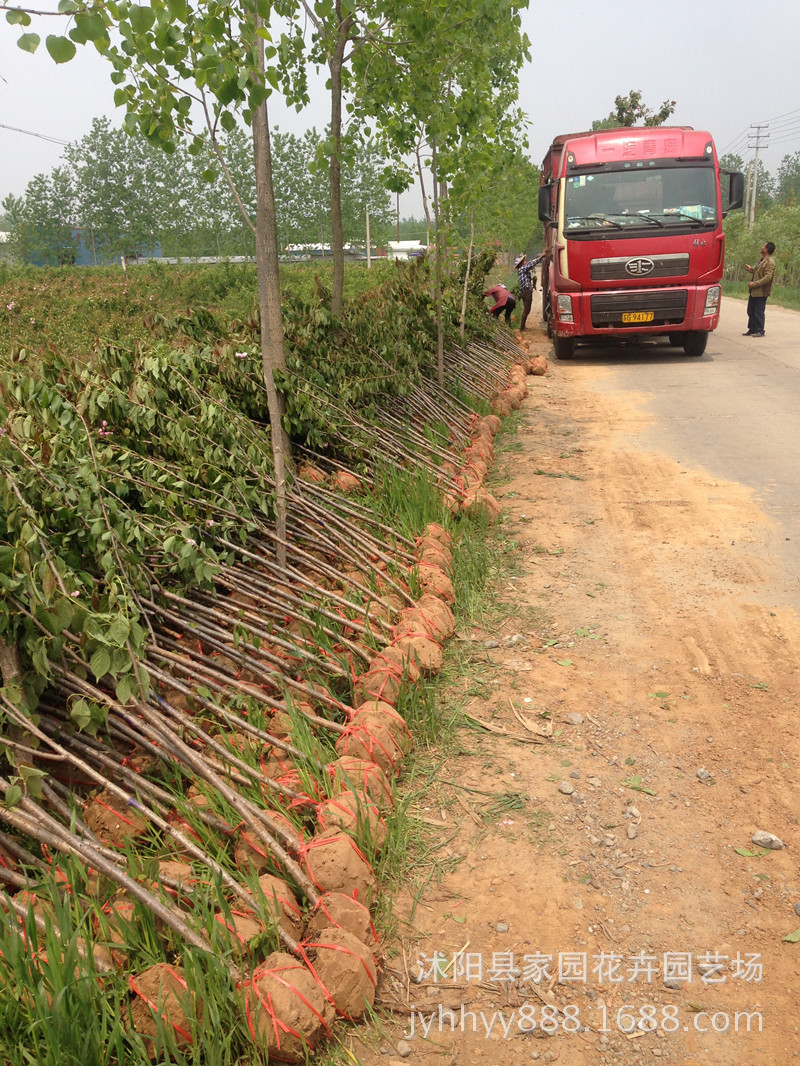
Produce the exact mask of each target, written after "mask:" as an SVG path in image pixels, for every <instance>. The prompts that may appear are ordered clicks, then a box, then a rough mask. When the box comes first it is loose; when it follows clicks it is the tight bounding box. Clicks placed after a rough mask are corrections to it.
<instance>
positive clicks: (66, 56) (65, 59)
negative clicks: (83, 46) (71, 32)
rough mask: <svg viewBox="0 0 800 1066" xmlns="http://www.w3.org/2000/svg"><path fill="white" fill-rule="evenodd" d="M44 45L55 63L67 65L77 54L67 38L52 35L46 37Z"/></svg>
mask: <svg viewBox="0 0 800 1066" xmlns="http://www.w3.org/2000/svg"><path fill="white" fill-rule="evenodd" d="M44 45H45V48H46V49H47V51H48V52H49V53H50V58H51V59H52V60H53V62H55V63H69V61H70V59H72V58H73V57H74V56H75V53H76V52H77V48H76V47H75V45H74V44H73V43H72V41H71V40H70V39H69V37H56V36H55V35H54V34H52V33H51V34H49V35H48V37H47V39H46V40H45V42H44Z"/></svg>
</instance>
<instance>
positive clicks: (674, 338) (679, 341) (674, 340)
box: [669, 333, 686, 348]
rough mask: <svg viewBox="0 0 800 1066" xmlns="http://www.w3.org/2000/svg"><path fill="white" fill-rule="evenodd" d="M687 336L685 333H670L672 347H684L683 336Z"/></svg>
mask: <svg viewBox="0 0 800 1066" xmlns="http://www.w3.org/2000/svg"><path fill="white" fill-rule="evenodd" d="M685 336H686V334H685V333H670V335H669V343H670V347H671V348H682V347H683V338H684V337H685Z"/></svg>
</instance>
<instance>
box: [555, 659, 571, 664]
mask: <svg viewBox="0 0 800 1066" xmlns="http://www.w3.org/2000/svg"><path fill="white" fill-rule="evenodd" d="M556 662H557V663H558V665H559V666H572V659H556Z"/></svg>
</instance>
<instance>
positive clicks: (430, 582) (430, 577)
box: [419, 563, 456, 603]
mask: <svg viewBox="0 0 800 1066" xmlns="http://www.w3.org/2000/svg"><path fill="white" fill-rule="evenodd" d="M419 583H420V585H421V586H422V591H423V593H430V594H431V595H433V596H437V597H438V598H439V599H440V600H444V601H445V603H455V600H456V593H455V589H454V588H453V582H452V581H451V580H450V578H449V577H448V576H447V574H446V573H445V572H444V570H442V569H440V568H439V567H438V566H430V565H428V564H427V563H420V565H419Z"/></svg>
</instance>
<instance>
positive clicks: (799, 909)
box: [794, 903, 800, 918]
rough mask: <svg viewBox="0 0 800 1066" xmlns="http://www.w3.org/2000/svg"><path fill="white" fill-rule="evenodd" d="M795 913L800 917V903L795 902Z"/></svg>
mask: <svg viewBox="0 0 800 1066" xmlns="http://www.w3.org/2000/svg"><path fill="white" fill-rule="evenodd" d="M794 913H795V914H796V915H797V916H798V918H800V903H795V905H794Z"/></svg>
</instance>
